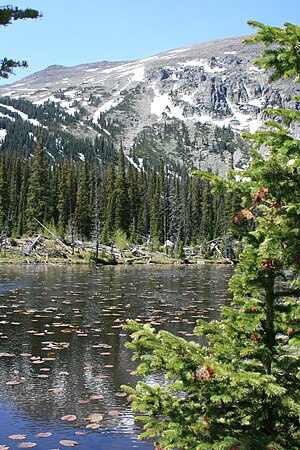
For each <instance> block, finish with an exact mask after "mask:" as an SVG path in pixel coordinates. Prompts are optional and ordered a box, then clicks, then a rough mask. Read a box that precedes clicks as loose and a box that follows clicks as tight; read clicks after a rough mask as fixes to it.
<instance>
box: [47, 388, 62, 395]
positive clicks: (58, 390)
mask: <svg viewBox="0 0 300 450" xmlns="http://www.w3.org/2000/svg"><path fill="white" fill-rule="evenodd" d="M62 391H63V388H51V389H48V392H53V393H54V394H57V393H58V392H62Z"/></svg>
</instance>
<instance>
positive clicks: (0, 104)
mask: <svg viewBox="0 0 300 450" xmlns="http://www.w3.org/2000/svg"><path fill="white" fill-rule="evenodd" d="M0 106H2V107H3V108H5V109H7V110H8V111H11V112H14V113H16V114H18V115H19V116H20V117H21V118H22V119H23V120H25V121H27V122H29V123H31V124H32V125H34V126H35V127H43V128H46V127H44V126H43V125H42V124H41V123H40V122H39V121H38V120H35V119H30V118H29V117H28V115H27V114H25V113H23V112H22V111H19V110H18V109H15V108H14V107H13V106H10V105H3V104H2V103H0Z"/></svg>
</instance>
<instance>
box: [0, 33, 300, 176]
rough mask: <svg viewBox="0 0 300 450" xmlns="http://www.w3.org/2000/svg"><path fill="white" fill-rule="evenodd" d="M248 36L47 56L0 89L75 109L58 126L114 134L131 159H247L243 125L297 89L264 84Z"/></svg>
mask: <svg viewBox="0 0 300 450" xmlns="http://www.w3.org/2000/svg"><path fill="white" fill-rule="evenodd" d="M244 38H245V36H238V37H233V38H226V39H218V40H214V41H209V42H203V43H198V44H193V45H190V46H185V47H181V48H177V49H172V50H169V51H165V52H162V53H160V54H158V55H153V56H150V57H146V58H142V59H138V60H134V61H100V62H94V63H85V64H79V65H76V66H72V67H67V66H60V65H52V66H48V67H47V68H45V69H43V70H42V71H39V72H36V73H35V74H32V75H29V76H27V77H25V78H23V79H22V80H20V81H18V82H16V83H12V84H10V85H6V86H4V87H3V88H0V96H2V97H3V96H4V97H9V98H11V99H17V98H22V99H26V100H28V101H30V102H31V103H32V104H33V105H36V106H41V105H46V104H49V103H55V104H56V105H59V106H60V107H61V108H62V109H63V110H64V111H65V113H66V114H69V115H70V116H73V118H74V120H72V124H71V125H70V126H68V125H65V124H62V129H64V130H66V131H68V132H70V133H72V134H74V135H75V136H79V137H81V138H87V139H91V140H95V139H96V138H97V137H99V136H102V137H103V138H105V139H106V138H109V137H111V138H113V141H114V143H115V145H116V147H117V146H119V145H122V146H123V147H124V149H125V153H126V154H127V157H128V158H132V159H133V160H136V161H137V160H139V159H141V158H142V159H145V160H148V161H150V163H151V161H152V162H153V161H155V160H159V159H165V160H166V161H168V162H172V163H175V164H177V163H178V164H180V165H187V166H188V167H189V168H199V167H201V168H203V169H205V170H213V171H214V172H218V173H225V172H226V170H227V169H228V168H230V167H233V166H234V167H236V166H237V167H238V166H241V165H243V164H244V163H245V161H246V159H247V150H248V145H247V144H246V143H245V142H244V141H243V140H242V139H241V133H242V132H243V131H250V132H253V131H255V130H257V129H258V128H259V127H261V125H262V124H263V110H264V109H265V108H269V107H291V106H293V107H294V100H293V95H295V94H296V93H297V90H296V87H295V86H291V83H289V82H287V81H282V80H280V81H278V82H275V83H273V84H272V86H270V84H269V81H268V74H266V73H265V72H264V71H263V70H261V69H259V68H257V67H256V66H254V65H253V61H254V60H255V59H257V58H258V57H259V55H260V52H261V50H262V46H261V45H260V44H250V45H249V44H247V45H246V44H243V43H242V41H243V39H244ZM0 105H1V99H0ZM2 106H3V105H2Z"/></svg>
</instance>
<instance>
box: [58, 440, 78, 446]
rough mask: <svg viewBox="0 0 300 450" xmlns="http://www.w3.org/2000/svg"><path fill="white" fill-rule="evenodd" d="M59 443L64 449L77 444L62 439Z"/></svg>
mask: <svg viewBox="0 0 300 450" xmlns="http://www.w3.org/2000/svg"><path fill="white" fill-rule="evenodd" d="M59 443H60V444H61V445H64V446H65V447H74V445H77V444H78V442H77V441H70V440H69V439H62V440H61V441H59Z"/></svg>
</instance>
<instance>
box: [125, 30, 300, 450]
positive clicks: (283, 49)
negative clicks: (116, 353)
mask: <svg viewBox="0 0 300 450" xmlns="http://www.w3.org/2000/svg"><path fill="white" fill-rule="evenodd" d="M252 24H253V23H252ZM254 25H255V26H256V27H258V28H259V31H258V33H257V35H256V36H255V37H254V38H251V41H257V42H263V43H264V44H266V45H274V47H275V48H274V47H272V48H271V49H269V50H267V51H265V52H264V54H263V57H262V59H260V60H259V61H258V63H259V64H260V65H261V66H263V67H266V68H270V67H272V68H274V72H273V74H272V78H273V79H275V78H277V77H278V76H292V77H293V78H294V79H295V80H296V81H299V75H300V52H298V51H295V47H297V46H298V45H299V36H300V28H299V27H296V26H294V25H290V24H286V25H285V27H284V29H282V30H281V29H279V28H274V27H267V26H264V25H262V24H257V23H255V24H254ZM271 113H272V115H275V114H276V115H277V117H278V116H281V117H282V118H283V120H285V121H286V122H288V123H289V124H291V122H292V120H295V119H296V120H299V119H300V114H299V112H298V111H295V110H291V111H283V110H280V111H277V110H273V111H272V112H271ZM267 126H268V127H269V128H265V129H264V130H262V131H257V132H256V133H255V134H254V135H248V137H249V138H250V139H252V141H253V143H254V147H256V149H254V150H253V151H251V157H252V159H251V161H250V163H249V169H248V170H246V171H245V172H244V174H243V175H245V177H243V179H242V181H239V182H237V181H235V175H234V174H233V176H232V177H231V178H229V180H228V182H227V186H228V187H229V188H230V189H232V190H233V191H235V190H237V191H242V192H243V193H244V201H245V203H244V209H243V210H242V211H241V212H240V213H239V214H238V215H237V216H236V221H237V222H242V221H247V222H254V224H255V228H254V229H253V231H250V232H249V233H248V235H247V237H246V238H245V249H244V251H243V253H242V255H241V259H240V263H239V264H238V267H237V269H236V272H235V275H234V276H233V278H232V279H231V282H230V288H231V290H232V293H233V301H232V305H231V307H223V308H222V320H221V321H213V322H210V323H206V322H205V321H203V320H200V321H199V322H198V326H197V327H196V329H195V333H196V334H197V335H199V336H202V335H205V336H206V339H207V346H206V347H203V346H201V345H200V344H198V343H196V342H193V341H186V340H184V339H182V338H179V337H176V336H174V335H172V334H170V333H168V332H166V331H158V332H157V331H156V330H155V329H153V328H152V327H151V326H150V325H145V326H143V325H141V324H138V323H136V322H130V323H129V324H128V325H127V329H128V330H130V331H131V332H132V333H133V334H132V343H131V344H129V346H130V347H131V348H132V349H133V350H134V351H135V358H140V359H141V364H140V365H139V367H138V369H137V371H136V373H137V374H138V375H150V374H152V373H153V372H160V373H161V372H162V373H164V374H165V383H164V385H163V386H159V385H158V384H153V383H151V384H147V383H144V382H139V383H138V384H137V386H136V388H135V389H133V388H128V387H127V388H125V389H126V390H127V391H128V392H129V394H130V397H129V400H130V401H132V408H133V410H134V411H139V412H140V413H141V416H140V419H141V420H142V421H144V422H145V433H144V434H143V437H151V438H158V446H157V448H165V449H173V448H178V449H187V450H193V449H194V450H202V449H203V450H205V449H207V450H211V449H220V450H221V449H224V450H226V449H228V450H238V449H239V450H242V449H245V450H260V449H270V450H284V449H285V450H287V449H289V450H296V449H298V448H300V428H299V419H300V406H299V405H300V403H299V399H300V383H299V379H300V371H299V367H300V324H299V316H300V305H299V294H300V283H299V266H300V256H299V255H300V253H299V241H300V201H299V192H300V157H299V155H300V141H299V140H298V139H296V138H295V137H293V136H292V134H291V129H290V128H287V127H285V126H283V125H279V124H278V123H276V122H269V123H268V124H267ZM261 147H263V148H266V147H267V148H268V154H266V153H264V154H262V153H260V152H258V151H257V148H258V149H260V148H261ZM239 175H240V172H239ZM210 179H211V181H214V182H216V183H218V184H219V185H221V186H222V185H224V181H223V180H221V179H218V177H216V176H213V175H210ZM246 180H247V181H246Z"/></svg>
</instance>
